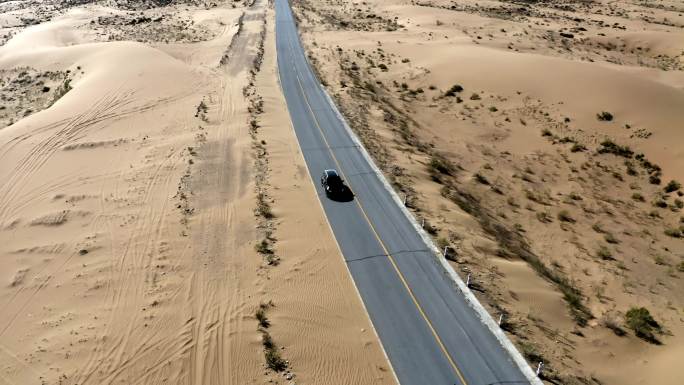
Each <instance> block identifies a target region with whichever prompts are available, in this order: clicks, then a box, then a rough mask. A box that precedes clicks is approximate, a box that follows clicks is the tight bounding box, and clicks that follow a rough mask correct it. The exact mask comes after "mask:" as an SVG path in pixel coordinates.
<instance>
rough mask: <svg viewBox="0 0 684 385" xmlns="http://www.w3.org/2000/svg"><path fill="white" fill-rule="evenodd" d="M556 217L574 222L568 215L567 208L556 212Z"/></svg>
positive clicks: (562, 220) (563, 220)
mask: <svg viewBox="0 0 684 385" xmlns="http://www.w3.org/2000/svg"><path fill="white" fill-rule="evenodd" d="M558 219H559V220H560V221H561V222H568V223H574V222H575V219H574V218H573V217H572V216H571V215H570V213H569V212H568V210H561V211H559V212H558Z"/></svg>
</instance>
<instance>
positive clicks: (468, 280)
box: [466, 273, 470, 287]
mask: <svg viewBox="0 0 684 385" xmlns="http://www.w3.org/2000/svg"><path fill="white" fill-rule="evenodd" d="M466 286H468V287H470V273H469V274H468V278H467V279H466Z"/></svg>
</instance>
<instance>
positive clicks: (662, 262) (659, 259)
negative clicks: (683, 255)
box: [653, 254, 669, 266]
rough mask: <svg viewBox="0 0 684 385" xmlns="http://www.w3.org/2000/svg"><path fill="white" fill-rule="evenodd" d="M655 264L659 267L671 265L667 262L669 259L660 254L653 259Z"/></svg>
mask: <svg viewBox="0 0 684 385" xmlns="http://www.w3.org/2000/svg"><path fill="white" fill-rule="evenodd" d="M653 262H655V264H656V265H658V266H665V265H669V263H668V262H667V259H665V257H663V256H662V255H660V254H658V255H656V256H655V257H653Z"/></svg>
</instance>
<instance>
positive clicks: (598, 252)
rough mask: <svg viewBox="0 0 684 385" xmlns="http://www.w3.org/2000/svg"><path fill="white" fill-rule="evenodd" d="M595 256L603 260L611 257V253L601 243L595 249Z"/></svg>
mask: <svg viewBox="0 0 684 385" xmlns="http://www.w3.org/2000/svg"><path fill="white" fill-rule="evenodd" d="M596 256H597V257H599V258H601V259H603V260H610V259H613V253H611V252H610V250H609V249H608V248H607V247H605V246H603V245H601V246H599V248H598V250H596Z"/></svg>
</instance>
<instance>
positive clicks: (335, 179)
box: [321, 169, 345, 197]
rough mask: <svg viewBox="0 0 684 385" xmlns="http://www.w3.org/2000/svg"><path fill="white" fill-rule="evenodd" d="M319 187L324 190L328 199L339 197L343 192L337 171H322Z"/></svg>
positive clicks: (343, 188)
mask: <svg viewBox="0 0 684 385" xmlns="http://www.w3.org/2000/svg"><path fill="white" fill-rule="evenodd" d="M321 185H322V186H323V189H324V190H325V194H326V195H328V196H330V197H333V196H339V195H341V194H342V193H344V192H345V185H344V182H343V181H342V178H341V177H340V175H339V174H338V173H337V171H336V170H333V169H329V170H325V171H323V175H322V176H321Z"/></svg>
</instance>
